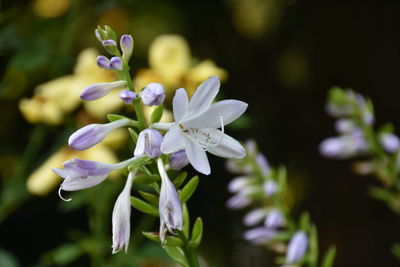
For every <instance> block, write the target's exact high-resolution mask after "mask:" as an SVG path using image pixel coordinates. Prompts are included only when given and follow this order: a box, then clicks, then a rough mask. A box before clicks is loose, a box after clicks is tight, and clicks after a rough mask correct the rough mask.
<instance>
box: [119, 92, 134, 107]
mask: <svg viewBox="0 0 400 267" xmlns="http://www.w3.org/2000/svg"><path fill="white" fill-rule="evenodd" d="M135 97H136V93H135V92H132V91H130V90H123V91H121V93H120V94H119V98H121V99H122V101H124V103H125V104H130V103H132V101H133V99H135Z"/></svg>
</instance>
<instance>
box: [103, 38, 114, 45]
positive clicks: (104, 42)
mask: <svg viewBox="0 0 400 267" xmlns="http://www.w3.org/2000/svg"><path fill="white" fill-rule="evenodd" d="M101 43H102V44H103V46H117V43H116V42H115V41H114V40H111V39H109V40H104V41H102V42H101Z"/></svg>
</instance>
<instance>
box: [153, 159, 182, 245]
mask: <svg viewBox="0 0 400 267" xmlns="http://www.w3.org/2000/svg"><path fill="white" fill-rule="evenodd" d="M157 167H158V171H159V173H160V176H161V189H160V201H159V213H160V239H161V242H163V243H164V242H165V234H166V232H167V231H168V232H170V233H171V234H174V233H175V232H174V230H182V227H183V216H182V204H181V201H180V200H179V196H178V192H177V191H176V188H175V186H174V185H173V184H172V183H171V181H170V180H169V178H168V175H167V173H166V171H165V167H164V164H163V162H162V159H160V158H159V159H158V160H157Z"/></svg>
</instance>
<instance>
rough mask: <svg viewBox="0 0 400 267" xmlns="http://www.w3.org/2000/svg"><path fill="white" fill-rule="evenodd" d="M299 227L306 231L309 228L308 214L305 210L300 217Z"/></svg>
mask: <svg viewBox="0 0 400 267" xmlns="http://www.w3.org/2000/svg"><path fill="white" fill-rule="evenodd" d="M300 229H301V230H303V231H304V232H308V230H309V229H310V216H309V215H308V213H307V212H303V213H302V214H301V217H300Z"/></svg>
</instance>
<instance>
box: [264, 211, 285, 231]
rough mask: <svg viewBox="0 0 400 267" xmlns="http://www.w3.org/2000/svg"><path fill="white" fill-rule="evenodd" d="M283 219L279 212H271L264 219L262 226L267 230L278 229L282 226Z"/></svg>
mask: <svg viewBox="0 0 400 267" xmlns="http://www.w3.org/2000/svg"><path fill="white" fill-rule="evenodd" d="M284 222H285V218H284V217H283V214H282V212H280V211H279V210H276V209H275V210H271V211H270V212H269V213H268V216H267V217H266V218H265V221H264V225H265V226H266V227H268V228H278V227H281V226H282V225H283V223H284Z"/></svg>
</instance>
